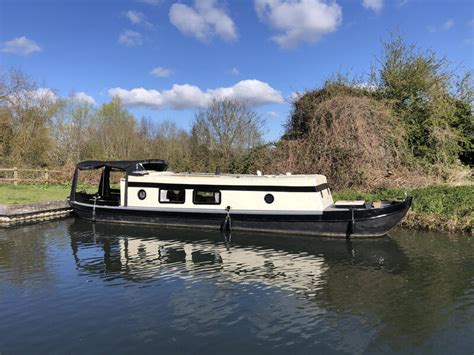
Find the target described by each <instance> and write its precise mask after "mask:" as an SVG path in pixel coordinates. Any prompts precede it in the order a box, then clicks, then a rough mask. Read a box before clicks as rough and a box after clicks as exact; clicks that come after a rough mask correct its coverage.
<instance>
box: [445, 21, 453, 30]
mask: <svg viewBox="0 0 474 355" xmlns="http://www.w3.org/2000/svg"><path fill="white" fill-rule="evenodd" d="M453 26H454V20H453V19H452V18H449V19H447V20H446V21H445V22H444V23H443V28H444V29H445V30H446V31H448V30H450V29H451V28H453Z"/></svg>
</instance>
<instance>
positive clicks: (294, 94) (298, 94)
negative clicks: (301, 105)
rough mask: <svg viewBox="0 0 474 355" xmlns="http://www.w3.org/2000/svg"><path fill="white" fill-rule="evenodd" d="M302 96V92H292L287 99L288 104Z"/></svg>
mask: <svg viewBox="0 0 474 355" xmlns="http://www.w3.org/2000/svg"><path fill="white" fill-rule="evenodd" d="M303 95H304V92H298V91H293V92H292V93H291V94H290V95H288V97H287V99H288V101H290V102H293V101H296V100H298V99H299V98H300V97H301V96H303Z"/></svg>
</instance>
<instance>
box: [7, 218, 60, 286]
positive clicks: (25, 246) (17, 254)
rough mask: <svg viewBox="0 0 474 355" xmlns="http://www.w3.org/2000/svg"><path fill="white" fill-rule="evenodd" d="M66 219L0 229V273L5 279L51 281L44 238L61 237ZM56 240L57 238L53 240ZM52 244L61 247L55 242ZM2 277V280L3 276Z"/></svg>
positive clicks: (52, 277) (14, 281)
mask: <svg viewBox="0 0 474 355" xmlns="http://www.w3.org/2000/svg"><path fill="white" fill-rule="evenodd" d="M67 226H68V222H67V221H54V222H49V223H44V224H34V225H26V226H21V227H14V228H8V229H2V228H0V272H1V269H4V270H5V271H6V273H7V274H6V275H7V277H8V281H10V282H12V283H14V284H23V283H25V282H26V283H28V282H34V281H35V280H36V279H37V278H40V279H41V281H42V282H45V281H46V280H51V281H52V280H54V275H53V274H52V273H51V271H50V266H49V264H50V263H51V261H52V260H50V259H49V256H48V250H49V248H50V247H51V243H49V241H48V240H46V239H47V238H64V235H65V234H66V233H67ZM55 240H57V239H55ZM55 247H61V243H56V244H55ZM4 280H5V279H4Z"/></svg>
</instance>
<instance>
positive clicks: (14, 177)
mask: <svg viewBox="0 0 474 355" xmlns="http://www.w3.org/2000/svg"><path fill="white" fill-rule="evenodd" d="M13 185H18V168H17V167H16V166H15V167H14V168H13Z"/></svg>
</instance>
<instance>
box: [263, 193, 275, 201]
mask: <svg viewBox="0 0 474 355" xmlns="http://www.w3.org/2000/svg"><path fill="white" fill-rule="evenodd" d="M264 200H265V202H266V203H273V201H275V197H273V195H272V194H266V195H265V197H264Z"/></svg>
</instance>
